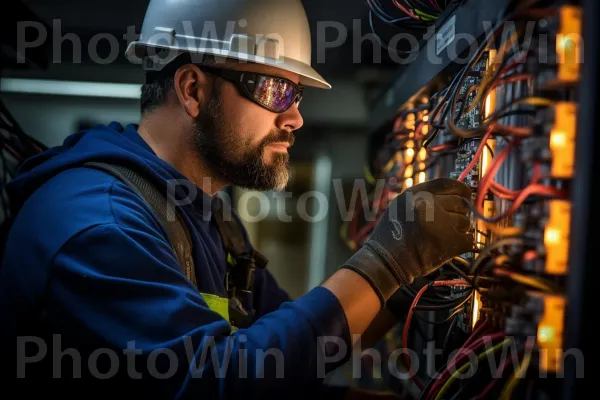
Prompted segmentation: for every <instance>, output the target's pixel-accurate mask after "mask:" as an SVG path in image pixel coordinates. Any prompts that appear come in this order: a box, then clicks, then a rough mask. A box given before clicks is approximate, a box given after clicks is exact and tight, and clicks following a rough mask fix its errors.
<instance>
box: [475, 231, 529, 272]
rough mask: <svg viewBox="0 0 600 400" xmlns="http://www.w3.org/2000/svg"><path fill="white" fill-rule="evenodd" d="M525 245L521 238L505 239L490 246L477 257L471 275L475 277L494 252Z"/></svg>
mask: <svg viewBox="0 0 600 400" xmlns="http://www.w3.org/2000/svg"><path fill="white" fill-rule="evenodd" d="M523 244H524V240H523V239H521V238H505V239H500V240H498V241H496V242H494V243H491V244H489V245H488V246H487V247H485V248H484V249H483V250H481V252H480V253H479V255H478V256H477V258H476V259H475V261H474V262H473V264H472V265H471V269H470V271H469V274H470V275H474V274H475V273H476V272H477V270H478V269H479V268H480V267H481V264H482V263H483V262H484V261H485V260H486V258H488V257H490V256H491V255H492V253H493V252H494V251H497V250H499V249H501V248H502V247H505V246H518V245H523Z"/></svg>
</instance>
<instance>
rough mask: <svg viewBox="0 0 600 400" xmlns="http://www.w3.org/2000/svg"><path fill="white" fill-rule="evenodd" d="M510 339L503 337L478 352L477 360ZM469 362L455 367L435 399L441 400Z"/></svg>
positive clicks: (496, 349)
mask: <svg viewBox="0 0 600 400" xmlns="http://www.w3.org/2000/svg"><path fill="white" fill-rule="evenodd" d="M510 341H511V339H510V338H506V339H504V340H503V341H502V342H500V343H498V344H497V345H495V346H494V347H492V348H491V349H488V350H486V351H484V352H483V353H481V354H479V355H478V356H477V361H481V360H483V359H484V358H485V357H486V356H487V355H488V354H491V353H494V352H496V351H498V350H500V349H501V348H502V346H504V345H505V344H506V343H508V342H510ZM470 365H471V364H470V363H466V364H464V365H463V366H462V367H460V368H459V369H457V370H456V371H455V372H454V373H453V374H452V375H451V376H450V378H448V380H447V381H446V383H444V386H442V388H441V389H440V391H439V392H438V394H437V396H435V400H441V399H442V397H443V395H444V394H445V393H446V392H447V391H448V389H450V386H452V383H453V382H454V381H455V380H456V378H458V375H460V374H462V373H463V372H465V371H466V370H467V368H469V366H470Z"/></svg>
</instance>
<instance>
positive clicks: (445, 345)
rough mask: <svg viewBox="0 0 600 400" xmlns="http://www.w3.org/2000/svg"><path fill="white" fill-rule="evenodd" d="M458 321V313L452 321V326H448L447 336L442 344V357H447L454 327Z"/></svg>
mask: <svg viewBox="0 0 600 400" xmlns="http://www.w3.org/2000/svg"><path fill="white" fill-rule="evenodd" d="M457 323H458V315H455V316H454V319H453V320H452V322H451V323H450V326H449V327H448V332H447V333H446V337H445V338H444V342H443V344H442V357H444V358H445V357H446V354H448V346H449V345H450V338H451V337H452V333H454V328H455V327H456V324H457Z"/></svg>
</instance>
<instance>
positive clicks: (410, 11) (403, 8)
mask: <svg viewBox="0 0 600 400" xmlns="http://www.w3.org/2000/svg"><path fill="white" fill-rule="evenodd" d="M392 3H394V5H395V6H396V7H398V8H399V9H401V10H402V11H403V12H404V13H405V14H407V15H408V16H409V17H411V18H412V19H417V20H418V19H419V17H417V16H416V15H415V14H414V13H413V12H412V10H411V9H408V8H406V7H405V6H403V5H402V4H400V3H399V2H398V0H392Z"/></svg>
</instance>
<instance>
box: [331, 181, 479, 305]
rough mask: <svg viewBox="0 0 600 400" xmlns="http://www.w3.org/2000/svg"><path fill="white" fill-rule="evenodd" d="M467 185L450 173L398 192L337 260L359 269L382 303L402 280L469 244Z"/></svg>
mask: <svg viewBox="0 0 600 400" xmlns="http://www.w3.org/2000/svg"><path fill="white" fill-rule="evenodd" d="M470 199H471V190H470V189H469V187H468V186H467V185H465V184H464V183H461V182H459V181H456V180H454V179H450V178H440V179H434V180H431V181H427V182H424V183H421V184H419V185H416V186H413V187H412V188H410V189H407V190H405V191H404V192H402V193H401V194H400V195H398V196H397V197H396V198H395V199H394V200H392V201H391V202H390V205H389V207H388V209H387V210H386V212H385V213H384V215H383V216H382V218H381V220H380V221H379V222H378V224H377V226H376V227H375V229H374V230H373V233H372V234H371V236H370V237H369V239H368V240H367V241H366V242H365V244H364V245H363V246H362V247H361V248H360V249H359V250H358V251H357V252H356V253H355V254H354V255H353V256H352V257H350V259H349V260H348V261H347V262H346V263H345V264H344V265H342V267H341V268H349V269H352V270H353V271H355V272H357V273H359V274H361V275H362V276H363V277H364V278H365V279H366V280H367V281H369V283H371V286H373V288H374V289H375V292H376V293H377V294H378V296H379V299H380V300H381V302H382V305H385V303H386V301H387V300H388V299H389V298H390V296H391V295H392V294H394V293H395V292H396V290H398V288H399V287H400V286H401V285H408V284H410V283H412V282H413V280H414V279H415V278H417V277H422V276H425V275H428V274H429V273H431V272H433V271H435V270H436V269H438V268H439V267H441V266H442V265H444V264H445V263H447V262H448V261H450V260H451V259H452V258H453V257H455V256H458V255H460V254H464V253H467V252H469V251H471V250H472V249H473V236H472V235H469V234H467V231H468V230H469V228H470V225H471V222H470V219H469V216H468V214H469V208H468V206H467V201H469V200H470Z"/></svg>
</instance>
